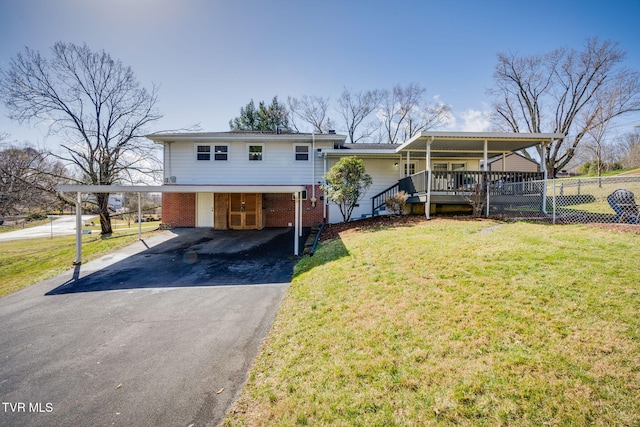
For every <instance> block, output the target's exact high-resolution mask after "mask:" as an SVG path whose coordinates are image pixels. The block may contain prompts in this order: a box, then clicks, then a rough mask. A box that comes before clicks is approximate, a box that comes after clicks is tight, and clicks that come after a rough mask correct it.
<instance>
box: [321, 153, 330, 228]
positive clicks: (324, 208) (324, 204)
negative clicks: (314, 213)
mask: <svg viewBox="0 0 640 427" xmlns="http://www.w3.org/2000/svg"><path fill="white" fill-rule="evenodd" d="M326 174H327V153H322V182H324V176H325V175H326ZM325 184H326V183H325ZM323 194H324V200H323V201H322V219H323V220H324V222H327V206H328V204H329V200H328V199H327V192H326V191H324V192H323Z"/></svg>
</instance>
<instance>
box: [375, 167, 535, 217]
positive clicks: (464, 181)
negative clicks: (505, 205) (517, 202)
mask: <svg viewBox="0 0 640 427" xmlns="http://www.w3.org/2000/svg"><path fill="white" fill-rule="evenodd" d="M431 173H432V174H433V175H432V179H431V192H432V193H436V194H438V193H440V194H442V193H445V194H448V195H468V194H469V193H471V192H474V191H476V190H477V189H478V184H480V186H481V188H489V195H491V196H500V195H510V194H513V192H514V191H517V192H518V194H523V193H535V192H538V191H539V186H536V185H535V184H534V183H533V182H534V181H539V180H541V179H544V174H543V173H542V172H483V171H432V172H431ZM400 191H404V192H406V193H407V194H408V195H409V196H412V195H420V194H425V193H426V192H427V171H422V172H418V173H416V174H413V175H410V176H408V177H406V178H402V179H401V180H399V181H398V182H397V183H396V184H394V185H392V186H391V187H389V188H387V189H386V190H384V191H381V192H380V193H378V194H376V195H375V196H373V197H372V198H371V213H372V215H374V214H375V212H376V210H377V209H379V208H380V207H382V206H384V204H385V202H386V201H387V199H388V198H389V197H391V196H393V195H394V194H395V193H397V192H400Z"/></svg>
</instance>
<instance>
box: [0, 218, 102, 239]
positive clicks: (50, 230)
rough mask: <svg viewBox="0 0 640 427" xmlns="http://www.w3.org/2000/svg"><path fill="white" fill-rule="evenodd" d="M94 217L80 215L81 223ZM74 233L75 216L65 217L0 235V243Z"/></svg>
mask: <svg viewBox="0 0 640 427" xmlns="http://www.w3.org/2000/svg"><path fill="white" fill-rule="evenodd" d="M95 217H96V216H95V215H82V221H83V222H84V221H87V220H89V219H91V218H95ZM75 232H76V216H75V215H65V216H60V217H56V218H55V219H54V220H53V221H52V222H50V223H48V224H44V225H37V226H35V227H28V228H23V229H22V230H14V231H7V232H6V233H0V242H2V241H7V240H23V239H37V238H40V237H51V236H54V237H55V236H69V235H71V234H75Z"/></svg>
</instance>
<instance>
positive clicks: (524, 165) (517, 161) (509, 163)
mask: <svg viewBox="0 0 640 427" xmlns="http://www.w3.org/2000/svg"><path fill="white" fill-rule="evenodd" d="M487 164H488V170H490V171H520V172H538V171H539V170H540V164H539V163H538V162H536V161H535V160H531V159H528V158H526V157H525V156H523V155H522V154H519V153H509V154H505V155H504V156H498V157H495V158H493V159H490V160H489V161H488V162H487Z"/></svg>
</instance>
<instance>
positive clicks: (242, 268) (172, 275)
mask: <svg viewBox="0 0 640 427" xmlns="http://www.w3.org/2000/svg"><path fill="white" fill-rule="evenodd" d="M292 240H293V235H292V231H290V230H281V229H278V230H262V231H237V232H232V231H228V232H227V231H214V230H202V229H182V230H174V231H166V232H162V233H159V234H157V235H155V236H153V237H152V238H150V239H148V240H146V241H144V242H138V243H136V244H135V245H133V246H130V247H128V248H126V249H124V250H122V251H118V252H116V253H114V254H111V255H109V256H107V257H104V258H101V259H100V260H96V261H93V262H90V263H87V264H84V265H82V266H81V267H79V268H77V269H75V270H71V271H69V272H67V273H66V274H63V275H61V276H58V277H56V278H54V279H51V280H47V281H45V282H41V283H39V284H37V285H34V286H31V287H29V288H26V289H23V290H21V291H19V292H17V293H15V294H12V295H8V296H6V297H4V298H0V325H2V326H1V329H0V358H1V359H0V360H1V363H0V401H1V403H0V405H1V406H0V425H21V426H50V425H95V426H103V425H104V426H106V425H123V426H132V425H135V426H173V425H175V426H190V425H191V426H202V425H217V424H218V423H219V421H220V420H221V419H222V417H223V416H224V413H225V412H226V410H227V409H228V407H229V406H230V404H231V403H232V402H233V401H234V400H235V398H236V397H237V394H238V393H239V391H240V389H241V387H242V385H243V383H244V381H245V378H246V374H247V370H248V368H249V366H250V365H251V363H252V361H253V359H254V357H255V355H256V353H257V350H258V348H259V346H260V344H261V342H262V339H263V338H264V336H265V335H266V333H267V331H268V329H269V328H270V326H271V323H272V321H273V318H274V316H275V313H276V311H277V309H278V307H279V305H280V302H281V301H282V297H283V296H284V293H285V291H286V289H287V287H288V285H289V282H290V280H291V275H292V270H293V264H294V262H295V260H294V259H292V257H291V252H292V249H293V248H292V246H293V242H292Z"/></svg>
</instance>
